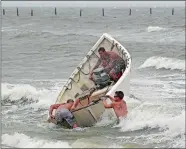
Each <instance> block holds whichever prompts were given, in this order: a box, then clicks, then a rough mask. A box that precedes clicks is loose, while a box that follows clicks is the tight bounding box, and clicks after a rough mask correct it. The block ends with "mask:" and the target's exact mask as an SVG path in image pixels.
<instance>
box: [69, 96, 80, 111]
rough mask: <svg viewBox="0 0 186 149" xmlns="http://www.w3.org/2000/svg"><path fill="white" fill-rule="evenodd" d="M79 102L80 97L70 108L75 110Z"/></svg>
mask: <svg viewBox="0 0 186 149" xmlns="http://www.w3.org/2000/svg"><path fill="white" fill-rule="evenodd" d="M79 102H80V99H76V100H75V101H74V104H73V106H72V107H71V109H70V110H74V109H75V108H76V107H77V105H78V103H79Z"/></svg>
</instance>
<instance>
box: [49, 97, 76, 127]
mask: <svg viewBox="0 0 186 149" xmlns="http://www.w3.org/2000/svg"><path fill="white" fill-rule="evenodd" d="M73 104H74V101H73V100H72V99H68V100H67V102H66V103H61V104H53V105H51V106H50V109H49V119H48V122H49V123H50V122H52V123H54V124H60V123H62V122H64V120H65V121H66V122H67V123H68V124H69V125H70V126H71V127H72V128H76V127H77V124H76V122H75V120H74V116H73V115H72V113H71V112H70V110H71V107H72V106H73ZM54 109H56V111H55V116H54V115H52V113H53V110H54Z"/></svg>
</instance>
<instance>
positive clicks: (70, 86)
mask: <svg viewBox="0 0 186 149" xmlns="http://www.w3.org/2000/svg"><path fill="white" fill-rule="evenodd" d="M69 84H70V88H68V86H66V85H65V86H64V87H66V89H67V90H71V89H72V82H70V83H69Z"/></svg>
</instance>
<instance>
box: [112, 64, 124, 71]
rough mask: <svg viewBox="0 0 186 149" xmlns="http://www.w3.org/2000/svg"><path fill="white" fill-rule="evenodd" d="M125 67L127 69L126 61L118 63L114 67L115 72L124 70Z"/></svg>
mask: <svg viewBox="0 0 186 149" xmlns="http://www.w3.org/2000/svg"><path fill="white" fill-rule="evenodd" d="M123 69H125V64H124V63H117V64H116V65H115V66H114V68H113V70H114V72H115V73H116V74H118V73H120V72H122V70H123Z"/></svg>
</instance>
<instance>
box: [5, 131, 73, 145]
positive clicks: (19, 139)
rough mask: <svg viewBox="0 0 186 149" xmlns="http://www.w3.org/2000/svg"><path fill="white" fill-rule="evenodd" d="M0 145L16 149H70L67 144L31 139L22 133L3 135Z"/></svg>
mask: <svg viewBox="0 0 186 149" xmlns="http://www.w3.org/2000/svg"><path fill="white" fill-rule="evenodd" d="M2 144H3V145H7V146H10V147H18V148H71V147H70V145H69V144H68V142H65V141H52V140H43V139H40V138H32V137H29V136H27V135H25V134H22V133H17V132H15V133H14V134H13V135H10V134H3V135H2Z"/></svg>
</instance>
